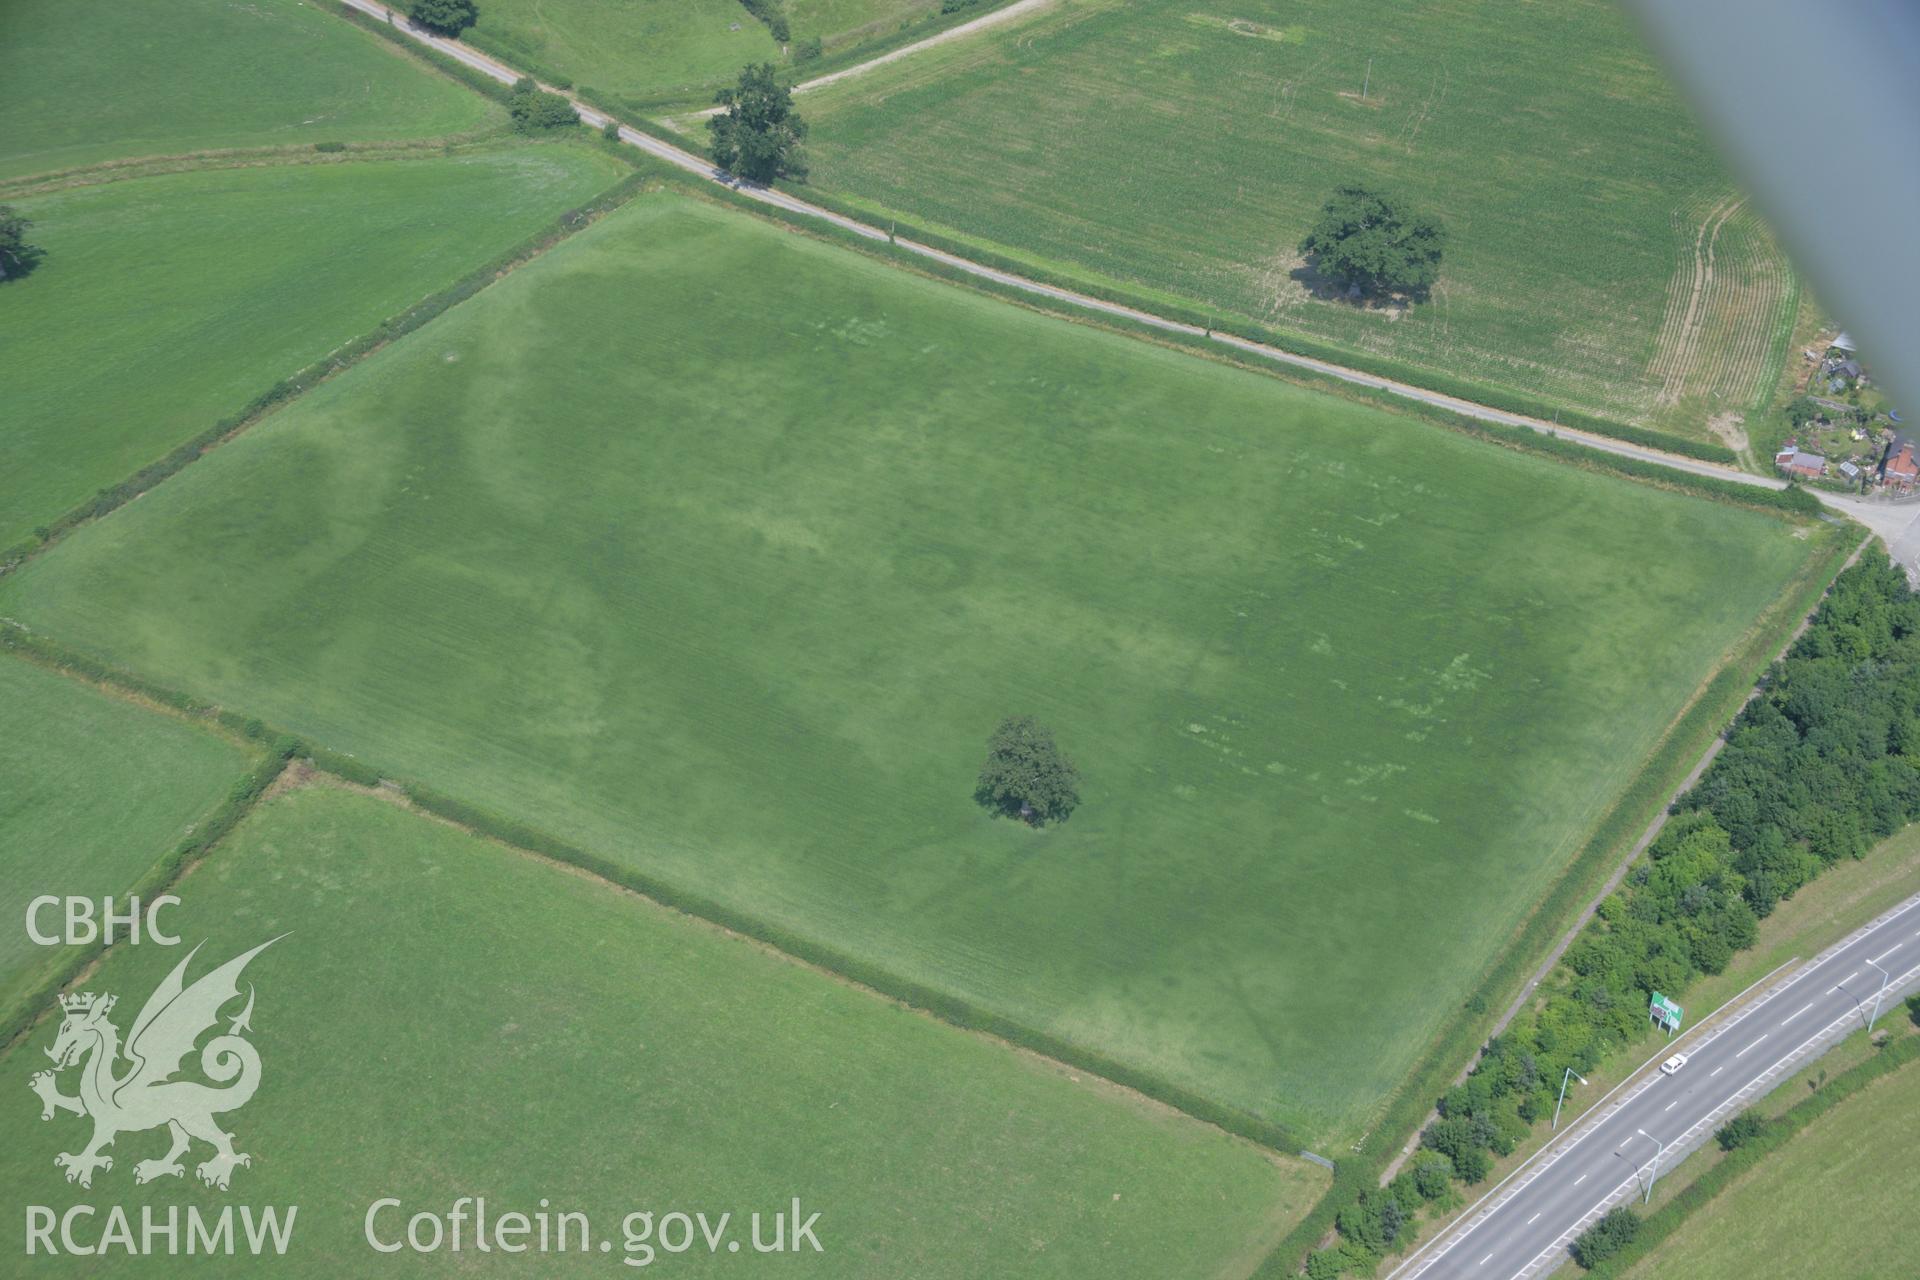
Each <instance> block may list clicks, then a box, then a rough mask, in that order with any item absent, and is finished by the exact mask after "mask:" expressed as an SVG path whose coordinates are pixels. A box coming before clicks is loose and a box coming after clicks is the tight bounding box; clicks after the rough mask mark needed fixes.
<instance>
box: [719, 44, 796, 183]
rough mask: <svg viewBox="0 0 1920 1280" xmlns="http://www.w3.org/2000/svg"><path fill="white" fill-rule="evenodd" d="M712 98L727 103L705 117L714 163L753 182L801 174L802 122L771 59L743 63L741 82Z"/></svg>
mask: <svg viewBox="0 0 1920 1280" xmlns="http://www.w3.org/2000/svg"><path fill="white" fill-rule="evenodd" d="M713 100H714V101H715V102H717V103H719V104H720V105H721V106H722V107H725V108H726V110H724V111H722V112H721V113H720V114H719V115H717V116H714V117H713V118H712V119H710V120H708V121H707V131H708V132H709V133H710V134H711V135H712V137H713V162H714V163H715V164H717V165H719V166H720V167H721V168H722V169H725V170H726V171H727V172H729V173H732V174H735V175H737V176H739V177H742V178H751V179H752V180H753V181H755V182H772V181H773V180H774V179H775V178H785V177H792V178H800V177H805V176H806V172H807V167H806V159H805V156H804V155H803V154H802V152H801V150H800V143H801V142H802V140H804V139H805V138H806V136H807V122H806V121H804V120H802V119H801V118H800V117H799V116H797V115H795V114H794V113H793V91H792V90H791V89H788V88H787V87H786V86H785V85H783V84H781V83H780V82H779V81H777V80H775V79H774V77H773V64H772V63H771V62H762V63H759V64H757V65H751V66H747V67H744V68H742V69H741V72H740V83H739V84H737V85H735V86H734V87H732V88H730V89H722V90H721V91H720V92H719V93H717V94H715V95H714V99H713Z"/></svg>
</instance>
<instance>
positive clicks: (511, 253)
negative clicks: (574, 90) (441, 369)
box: [0, 173, 651, 573]
mask: <svg viewBox="0 0 1920 1280" xmlns="http://www.w3.org/2000/svg"><path fill="white" fill-rule="evenodd" d="M650 181H651V179H649V178H648V177H647V176H646V175H645V174H641V173H633V174H630V175H628V176H627V177H626V178H625V179H623V180H622V181H620V182H619V183H616V184H615V185H614V186H612V187H610V188H608V189H607V190H606V191H604V192H602V193H601V194H600V195H598V196H596V197H594V198H593V199H592V200H589V201H588V202H587V203H586V204H583V205H579V206H577V207H575V208H572V209H569V210H567V211H566V212H565V213H562V214H561V215H559V216H558V217H557V218H555V219H554V220H553V221H551V222H549V223H548V224H547V225H546V226H545V227H543V228H541V229H540V230H539V231H536V232H535V233H534V234H533V235H531V236H529V237H527V238H526V239H525V240H522V241H521V242H520V243H519V244H517V245H515V246H514V247H513V248H511V249H509V250H507V251H506V252H505V253H503V254H500V255H499V256H497V257H495V258H494V259H492V260H491V261H489V262H486V263H484V264H482V265H481V266H479V267H476V268H475V269H474V270H472V271H469V272H468V273H467V274H466V275H464V276H462V277H461V278H460V279H459V280H457V281H455V282H454V283H453V284H451V285H448V286H447V287H446V288H444V289H442V290H440V291H439V292H437V293H432V294H429V295H427V296H426V297H425V298H422V299H421V300H420V301H418V302H416V303H414V304H413V305H412V306H411V307H408V308H407V309H406V310H405V311H402V312H401V313H400V314H398V315H396V316H392V317H389V318H388V319H386V320H384V321H382V322H381V323H380V324H379V326H377V327H376V328H374V329H373V330H372V331H371V332H368V333H366V334H363V335H361V336H360V337H358V338H356V339H354V340H353V341H352V342H349V343H347V344H346V345H344V346H342V347H340V348H339V349H337V350H335V351H334V352H333V353H332V354H330V355H328V356H327V357H326V358H324V359H322V360H319V361H316V362H315V363H313V364H310V365H308V366H307V367H306V368H304V369H302V370H300V371H299V372H298V373H296V374H294V375H293V376H291V377H288V378H282V379H281V380H280V381H278V382H276V383H274V384H273V385H272V386H270V387H268V388H267V389H266V390H265V391H262V392H261V393H260V394H258V395H256V396H255V397H253V399H252V400H249V401H248V402H247V403H246V405H245V406H244V407H242V408H241V409H240V411H239V412H238V413H233V414H229V415H228V416H226V417H224V418H221V419H220V420H219V421H217V422H215V423H214V424H213V425H212V426H210V427H208V428H207V429H206V430H205V431H202V432H200V433H199V434H198V435H196V436H194V437H193V438H192V439H190V440H187V441H186V442H185V443H183V444H180V445H177V446H176V447H175V448H174V449H173V450H172V451H171V452H169V453H168V454H167V455H166V456H165V457H163V458H161V459H159V460H158V461H156V462H151V463H148V464H147V465H146V466H144V467H142V468H140V470H138V471H136V472H134V473H133V474H132V475H131V476H128V477H127V478H126V479H125V480H122V481H121V482H120V483H118V484H115V485H110V486H108V487H107V488H104V489H101V490H99V491H98V492H97V493H95V494H94V495H93V497H91V498H89V499H87V501H85V502H83V503H81V504H80V505H78V506H76V507H73V508H71V509H70V510H68V511H66V512H64V513H63V514H62V515H60V516H59V517H58V518H56V519H55V520H53V521H51V522H50V523H48V524H44V525H41V526H39V527H37V528H36V529H34V531H33V535H32V537H30V538H28V539H26V540H24V541H22V542H20V543H17V544H15V545H14V546H12V547H9V548H8V549H7V550H6V551H4V552H0V573H4V572H7V571H8V570H10V569H12V568H14V567H15V566H17V565H18V564H19V563H20V562H22V561H24V560H25V559H26V558H27V557H29V556H31V555H33V554H34V553H36V552H37V551H39V550H40V549H41V548H42V547H44V546H46V545H47V544H48V543H51V542H53V541H54V540H55V539H57V538H59V537H60V536H61V535H63V534H65V533H66V532H67V531H68V530H70V529H72V528H74V527H75V526H76V525H81V524H84V523H86V522H87V521H89V520H94V519H98V518H99V517H101V516H104V515H106V514H107V513H109V512H111V511H114V510H116V509H118V508H120V507H122V506H124V505H126V504H127V503H128V502H131V501H132V500H133V499H135V498H137V497H139V496H140V495H141V494H143V493H145V492H146V491H147V490H149V489H151V488H153V486H155V485H157V484H159V483H160V482H161V481H162V480H165V479H167V478H168V477H169V476H171V475H174V474H175V473H176V472H178V471H180V470H181V469H182V468H184V467H186V466H187V465H188V464H189V463H191V462H193V461H195V460H196V459H197V458H199V457H200V456H201V455H202V454H204V453H206V452H207V451H208V450H209V449H212V448H213V447H214V446H216V445H218V444H219V443H220V442H221V441H223V440H225V439H226V438H227V437H228V436H231V435H233V434H234V433H236V432H238V431H240V430H243V429H244V428H246V427H248V426H250V425H252V424H253V423H254V422H255V421H256V420H258V419H259V418H261V417H262V416H263V415H265V414H266V413H268V412H269V411H270V410H272V409H274V408H277V407H278V406H279V405H280V404H281V403H283V402H284V401H287V400H290V399H292V398H293V397H295V396H297V395H300V394H301V393H303V392H305V391H306V390H307V389H308V388H310V387H312V386H313V385H314V384H316V383H318V382H320V381H322V380H323V379H325V378H328V377H331V376H332V375H333V374H335V373H338V372H339V371H340V370H342V369H345V368H346V367H348V366H349V365H351V364H353V363H354V362H356V361H358V360H360V359H361V358H362V357H364V356H365V355H367V353H369V352H371V351H373V350H375V349H376V348H379V347H381V346H384V345H385V344H387V343H389V342H392V341H393V340H394V339H396V338H399V337H401V336H403V335H405V334H408V333H411V332H413V331H414V330H415V329H418V328H419V327H420V326H421V325H423V324H426V323H427V322H428V321H429V320H432V319H433V318H434V317H436V316H438V315H440V314H441V313H442V312H444V311H446V310H447V309H448V308H450V307H453V306H456V305H458V304H459V303H462V302H465V301H466V300H467V299H468V298H471V297H472V296H473V295H474V294H476V293H478V292H480V291H481V290H482V289H484V288H486V287H487V286H488V285H489V284H491V283H493V281H494V280H496V279H498V278H499V276H500V275H501V274H502V273H503V272H506V271H508V270H511V269H512V268H513V267H516V266H518V265H520V264H521V263H523V262H525V261H527V260H528V259H530V258H532V257H534V256H535V255H537V254H539V253H541V252H543V251H545V250H546V249H548V248H549V247H551V246H552V245H554V244H555V243H557V242H559V241H560V240H562V239H565V238H566V237H567V236H569V235H572V234H573V233H574V232H575V231H578V230H579V229H580V228H581V227H584V226H586V225H587V224H588V223H589V222H591V221H592V220H593V219H594V218H596V217H598V216H600V215H601V214H603V213H605V212H607V211H608V210H610V209H614V208H617V207H618V206H620V205H622V204H624V203H626V202H627V201H628V200H629V199H631V198H632V197H633V196H634V195H635V194H637V193H638V192H639V191H641V190H642V189H643V188H645V187H646V186H648V185H649V183H650Z"/></svg>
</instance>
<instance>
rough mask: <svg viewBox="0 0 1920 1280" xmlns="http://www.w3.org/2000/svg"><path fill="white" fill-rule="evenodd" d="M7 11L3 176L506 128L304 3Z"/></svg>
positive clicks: (2, 10)
mask: <svg viewBox="0 0 1920 1280" xmlns="http://www.w3.org/2000/svg"><path fill="white" fill-rule="evenodd" d="M107 10H108V6H106V5H103V4H99V3H86V2H84V0H83V2H81V3H74V2H73V0H8V2H7V3H6V4H5V5H0V120H5V121H6V122H7V126H6V128H5V129H4V130H0V178H5V177H13V176H16V175H19V174H23V173H43V172H47V171H49V170H55V169H71V168H75V167H77V166H80V165H88V164H97V163H99V162H101V161H103V160H116V159H121V158H125V157H130V156H148V155H172V154H176V153H179V152H185V151H203V150H208V149H211V148H222V147H272V146H287V145H305V144H308V143H314V142H327V141H345V142H366V141H375V140H387V139H395V138H431V137H439V136H441V135H444V134H450V133H458V132H463V131H466V130H471V129H474V128H477V127H478V126H480V125H483V124H486V123H487V122H489V121H491V120H494V119H498V118H503V113H502V112H501V111H500V109H499V108H498V107H495V106H493V105H491V104H490V103H488V102H487V101H486V99H484V98H481V97H479V96H478V95H476V94H475V93H473V92H472V91H471V90H469V89H467V88H465V87H464V86H462V85H460V84H459V83H457V82H456V81H454V80H452V79H450V78H448V77H446V76H441V75H437V74H435V73H433V72H431V71H428V70H427V69H425V68H424V67H423V66H422V65H421V64H420V63H419V62H417V61H414V60H413V59H411V58H409V57H408V56H407V55H406V54H405V53H404V52H401V51H399V50H396V49H393V48H390V47H388V46H387V45H386V43H385V42H383V41H382V40H380V39H379V38H378V37H375V36H372V35H369V34H367V33H366V32H364V31H358V30H355V29H354V27H353V26H352V25H351V24H349V23H348V22H346V21H345V20H343V19H341V18H339V17H337V16H335V15H333V14H331V13H328V12H326V11H325V10H324V9H321V8H319V7H318V6H316V5H311V4H301V3H299V0H248V2H247V3H243V4H242V3H232V2H230V0H169V2H168V3H165V4H160V3H155V2H154V0H139V2H137V3H131V4H116V5H113V6H111V15H110V17H109V16H108V13H107Z"/></svg>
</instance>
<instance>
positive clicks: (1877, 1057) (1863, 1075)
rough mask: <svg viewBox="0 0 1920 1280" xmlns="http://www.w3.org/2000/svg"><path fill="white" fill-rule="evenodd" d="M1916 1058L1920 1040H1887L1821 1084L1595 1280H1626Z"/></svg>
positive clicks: (1655, 1217) (1652, 1222)
mask: <svg viewBox="0 0 1920 1280" xmlns="http://www.w3.org/2000/svg"><path fill="white" fill-rule="evenodd" d="M1916 1059H1920V1036H1916V1035H1906V1036H1901V1037H1898V1038H1896V1039H1893V1040H1891V1041H1888V1042H1887V1043H1886V1044H1885V1045H1884V1046H1883V1047H1882V1048H1881V1049H1880V1050H1879V1052H1877V1053H1875V1054H1874V1056H1873V1057H1871V1058H1868V1059H1867V1060H1866V1061H1865V1062H1861V1063H1857V1064H1855V1065H1854V1066H1851V1067H1849V1068H1847V1069H1846V1070H1845V1071H1842V1072H1841V1073H1840V1074H1838V1075H1836V1076H1834V1077H1833V1078H1832V1079H1831V1080H1828V1081H1827V1082H1826V1083H1824V1084H1822V1085H1820V1086H1819V1087H1818V1088H1816V1089H1815V1090H1814V1091H1813V1093H1812V1095H1811V1096H1809V1097H1806V1098H1802V1099H1801V1100H1800V1101H1799V1102H1797V1103H1795V1104H1794V1105H1793V1106H1792V1107H1790V1108H1788V1109H1787V1111H1786V1113H1785V1114H1783V1115H1781V1116H1779V1117H1777V1118H1775V1119H1773V1120H1770V1121H1768V1122H1767V1123H1766V1126H1765V1128H1764V1129H1763V1130H1762V1131H1761V1132H1760V1133H1758V1134H1756V1135H1755V1136H1754V1137H1752V1138H1751V1139H1749V1140H1747V1141H1745V1142H1743V1143H1742V1144H1741V1145H1740V1146H1739V1147H1738V1148H1736V1149H1735V1150H1733V1151H1731V1152H1729V1153H1728V1154H1727V1156H1726V1157H1725V1158H1724V1159H1722V1160H1721V1161H1720V1162H1719V1163H1717V1164H1715V1165H1713V1166H1712V1167H1711V1168H1709V1169H1708V1170H1707V1171H1706V1172H1705V1173H1703V1174H1701V1175H1700V1176H1699V1177H1698V1178H1695V1179H1694V1180H1693V1181H1692V1182H1691V1183H1689V1184H1688V1185H1687V1186H1686V1187H1684V1188H1682V1189H1681V1190H1680V1191H1679V1192H1678V1193H1677V1194H1676V1195H1674V1197H1673V1198H1672V1199H1670V1200H1668V1201H1667V1202H1666V1203H1665V1204H1663V1205H1661V1206H1660V1207H1659V1208H1658V1209H1655V1210H1654V1211H1653V1212H1652V1213H1650V1214H1648V1215H1647V1216H1646V1217H1645V1218H1643V1219H1641V1221H1640V1226H1639V1229H1638V1230H1637V1231H1636V1232H1635V1233H1634V1236H1633V1239H1632V1240H1631V1241H1628V1242H1626V1243H1624V1244H1623V1245H1621V1246H1620V1248H1619V1249H1617V1250H1616V1251H1615V1252H1614V1253H1613V1255H1612V1256H1611V1257H1609V1258H1607V1259H1606V1260H1604V1261H1601V1262H1598V1263H1596V1264H1595V1265H1594V1267H1593V1269H1592V1273H1591V1280H1618V1277H1620V1276H1624V1275H1625V1274H1626V1273H1627V1272H1628V1271H1629V1270H1631V1269H1632V1268H1633V1267H1634V1266H1635V1265H1636V1264H1637V1263H1639V1262H1640V1261H1641V1260H1642V1259H1644V1258H1646V1257H1647V1255H1648V1254H1651V1253H1652V1252H1653V1251H1654V1250H1655V1249H1657V1248H1659V1247H1660V1245H1661V1244H1662V1243H1664V1242H1665V1241H1666V1239H1667V1238H1668V1237H1669V1236H1671V1235H1672V1234H1673V1233H1674V1232H1675V1231H1677V1230H1679V1229H1680V1226H1681V1224H1682V1223H1684V1222H1685V1221H1686V1220H1687V1219H1688V1218H1690V1217H1692V1216H1693V1215H1694V1214H1695V1213H1696V1212H1698V1211H1699V1210H1700V1209H1701V1208H1703V1207H1705V1206H1706V1205H1707V1204H1708V1202H1710V1201H1711V1200H1712V1199H1713V1198H1714V1197H1715V1196H1717V1195H1719V1194H1720V1193H1721V1192H1722V1191H1725V1190H1726V1189H1727V1188H1728V1187H1730V1186H1732V1185H1733V1184H1734V1183H1735V1182H1736V1181H1738V1180H1739V1179H1740V1177H1741V1175H1743V1174H1745V1173H1746V1172H1747V1171H1748V1170H1750V1169H1752V1168H1753V1167H1754V1166H1755V1165H1757V1164H1759V1163H1760V1162H1761V1161H1762V1160H1764V1159H1766V1158H1767V1157H1768V1156H1769V1155H1771V1154H1772V1153H1773V1152H1775V1151H1778V1150H1779V1149H1780V1148H1781V1147H1783V1146H1785V1145H1786V1144H1787V1143H1789V1142H1791V1141H1792V1140H1793V1139H1794V1138H1795V1137H1796V1136H1797V1135H1798V1134H1799V1133H1800V1132H1801V1130H1803V1129H1805V1128H1806V1127H1807V1125H1809V1124H1811V1123H1812V1122H1813V1121H1815V1120H1817V1119H1819V1118H1820V1117H1821V1116H1823V1115H1825V1114H1827V1112H1829V1111H1831V1110H1833V1109H1834V1107H1836V1106H1838V1105H1839V1104H1840V1103H1842V1102H1844V1101H1846V1100H1847V1099H1848V1098H1851V1097H1852V1096H1853V1095H1855V1094H1857V1093H1859V1092H1860V1091H1861V1090H1862V1089H1864V1088H1866V1087H1867V1086H1868V1085H1870V1084H1872V1083H1873V1082H1874V1081H1876V1080H1880V1079H1883V1078H1885V1077H1886V1076H1889V1075H1892V1074H1893V1073H1894V1072H1896V1071H1898V1070H1900V1069H1901V1068H1903V1067H1905V1066H1907V1065H1908V1064H1909V1063H1912V1062H1914V1061H1915V1060H1916Z"/></svg>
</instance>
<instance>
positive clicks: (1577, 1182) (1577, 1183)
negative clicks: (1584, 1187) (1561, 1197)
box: [1573, 1173, 1587, 1187]
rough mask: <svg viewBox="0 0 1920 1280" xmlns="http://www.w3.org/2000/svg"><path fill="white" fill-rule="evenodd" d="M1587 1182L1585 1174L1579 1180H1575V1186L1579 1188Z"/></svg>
mask: <svg viewBox="0 0 1920 1280" xmlns="http://www.w3.org/2000/svg"><path fill="white" fill-rule="evenodd" d="M1586 1180H1587V1175H1586V1174H1584V1173H1583V1174H1581V1175H1580V1176H1579V1177H1577V1178H1575V1179H1574V1180H1573V1185H1574V1186H1576V1187H1577V1186H1579V1185H1580V1184H1581V1183H1583V1182H1585V1181H1586Z"/></svg>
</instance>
